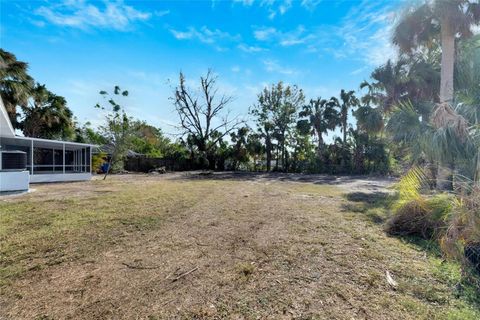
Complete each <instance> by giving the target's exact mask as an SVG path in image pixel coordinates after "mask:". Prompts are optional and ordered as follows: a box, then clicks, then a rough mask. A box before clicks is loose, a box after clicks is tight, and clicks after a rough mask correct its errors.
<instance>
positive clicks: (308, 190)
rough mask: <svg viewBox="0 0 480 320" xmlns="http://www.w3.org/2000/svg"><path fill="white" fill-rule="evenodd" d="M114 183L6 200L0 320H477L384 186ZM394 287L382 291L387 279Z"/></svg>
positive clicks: (277, 181)
mask: <svg viewBox="0 0 480 320" xmlns="http://www.w3.org/2000/svg"><path fill="white" fill-rule="evenodd" d="M279 177H280V176H275V175H269V176H263V175H262V176H259V175H239V176H235V175H233V176H228V177H221V176H212V177H210V176H205V177H201V176H197V175H193V174H190V175H186V174H174V175H170V174H167V175H162V176H146V175H126V176H112V177H111V178H109V180H107V181H101V180H94V181H90V182H82V183H69V184H52V185H36V186H34V188H35V189H36V191H35V192H32V193H29V194H27V195H23V196H19V197H7V198H4V199H2V200H0V254H1V257H0V259H1V260H0V294H1V297H0V319H66V318H67V319H170V318H185V319H198V318H212V319H221V318H232V319H292V318H296V319H479V318H480V313H479V312H478V310H477V309H476V308H477V305H476V304H475V303H474V301H472V300H473V299H471V297H472V296H473V295H474V294H472V293H469V292H465V290H463V291H459V290H455V285H456V284H457V283H458V281H459V280H460V271H459V267H458V266H457V265H455V264H451V263H448V262H445V261H443V260H441V258H440V257H438V256H435V255H433V254H430V253H426V252H425V251H424V250H422V247H421V246H419V245H418V244H415V243H412V242H410V241H406V240H402V239H398V238H391V237H388V236H386V235H385V233H384V232H383V229H382V221H383V219H384V218H385V214H386V212H385V209H384V202H383V201H384V198H385V197H384V194H382V193H379V192H378V191H382V187H381V186H380V187H376V188H374V189H377V193H366V192H371V190H364V189H365V188H362V187H361V185H357V184H355V181H353V180H352V181H350V182H349V183H350V184H348V183H346V184H344V183H333V182H331V181H329V180H324V181H314V180H311V179H310V180H309V179H305V180H301V179H300V180H298V179H292V178H291V177H295V176H293V175H292V176H281V178H279ZM387 271H388V272H389V273H390V274H391V275H392V277H393V278H394V280H395V281H396V282H397V283H398V285H397V286H396V287H392V286H391V285H389V284H388V283H387V280H386V272H387Z"/></svg>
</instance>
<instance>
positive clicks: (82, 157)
mask: <svg viewBox="0 0 480 320" xmlns="http://www.w3.org/2000/svg"><path fill="white" fill-rule="evenodd" d="M0 146H1V150H20V151H24V152H26V153H27V169H28V171H29V172H30V182H53V181H76V180H86V179H90V177H91V173H90V172H91V159H92V146H91V145H89V144H83V143H74V142H64V141H55V140H46V139H37V138H27V137H19V136H15V137H1V138H0Z"/></svg>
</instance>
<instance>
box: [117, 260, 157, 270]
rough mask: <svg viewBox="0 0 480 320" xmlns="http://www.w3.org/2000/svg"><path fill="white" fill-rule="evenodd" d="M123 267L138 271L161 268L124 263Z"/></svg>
mask: <svg viewBox="0 0 480 320" xmlns="http://www.w3.org/2000/svg"><path fill="white" fill-rule="evenodd" d="M122 264H123V265H124V266H126V267H127V268H130V269H140V270H150V269H158V268H160V267H161V266H140V265H133V264H128V263H126V262H122Z"/></svg>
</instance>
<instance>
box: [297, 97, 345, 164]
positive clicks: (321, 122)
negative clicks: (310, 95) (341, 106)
mask: <svg viewBox="0 0 480 320" xmlns="http://www.w3.org/2000/svg"><path fill="white" fill-rule="evenodd" d="M299 116H300V117H306V118H307V119H306V120H305V119H303V120H300V121H299V122H298V127H300V128H302V127H305V128H306V130H305V131H310V133H311V134H312V135H314V136H315V137H316V138H317V155H318V158H319V159H323V146H324V142H323V135H324V134H326V133H327V132H328V130H334V129H335V128H336V127H337V125H338V122H339V113H338V111H337V110H336V109H335V105H334V104H333V103H331V102H329V101H327V100H325V99H321V98H317V99H315V100H314V99H312V100H310V103H309V104H307V105H305V106H303V110H302V111H301V112H300V113H299Z"/></svg>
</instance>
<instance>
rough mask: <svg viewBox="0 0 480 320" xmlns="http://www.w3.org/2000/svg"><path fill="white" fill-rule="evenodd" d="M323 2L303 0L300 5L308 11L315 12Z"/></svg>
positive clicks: (319, 0)
mask: <svg viewBox="0 0 480 320" xmlns="http://www.w3.org/2000/svg"><path fill="white" fill-rule="evenodd" d="M320 2H322V0H302V2H301V3H300V5H301V6H302V7H304V8H305V9H307V10H310V11H313V10H315V8H316V7H317V6H318V5H319V4H320Z"/></svg>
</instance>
